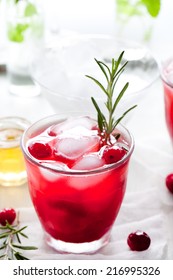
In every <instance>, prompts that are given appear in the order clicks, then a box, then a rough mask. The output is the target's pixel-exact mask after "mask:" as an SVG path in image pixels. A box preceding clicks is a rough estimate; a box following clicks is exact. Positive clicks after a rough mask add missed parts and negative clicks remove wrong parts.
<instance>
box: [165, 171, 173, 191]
mask: <svg viewBox="0 0 173 280" xmlns="http://www.w3.org/2000/svg"><path fill="white" fill-rule="evenodd" d="M165 183H166V187H167V189H168V190H169V191H170V192H171V193H172V194H173V173H171V174H169V175H168V176H167V177H166V180H165Z"/></svg>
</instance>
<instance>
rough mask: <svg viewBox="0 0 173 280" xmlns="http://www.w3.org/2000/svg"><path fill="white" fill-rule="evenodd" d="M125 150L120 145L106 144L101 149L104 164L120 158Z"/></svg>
mask: <svg viewBox="0 0 173 280" xmlns="http://www.w3.org/2000/svg"><path fill="white" fill-rule="evenodd" d="M126 153H127V151H126V150H125V149H123V148H122V147H117V146H107V147H106V148H105V149H104V151H103V156H102V157H103V159H104V160H105V163H106V164H111V163H115V162H118V161H119V160H121V159H122V158H123V157H124V156H125V154H126Z"/></svg>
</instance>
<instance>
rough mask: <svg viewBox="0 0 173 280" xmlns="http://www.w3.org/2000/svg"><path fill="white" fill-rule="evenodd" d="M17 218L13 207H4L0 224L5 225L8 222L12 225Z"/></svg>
mask: <svg viewBox="0 0 173 280" xmlns="http://www.w3.org/2000/svg"><path fill="white" fill-rule="evenodd" d="M15 219H16V211H15V210H14V209H13V208H4V209H2V210H1V211H0V224H1V225H2V226H5V225H6V224H7V223H9V224H10V225H11V224H12V223H13V222H14V220H15Z"/></svg>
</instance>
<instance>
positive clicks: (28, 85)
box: [9, 73, 40, 97]
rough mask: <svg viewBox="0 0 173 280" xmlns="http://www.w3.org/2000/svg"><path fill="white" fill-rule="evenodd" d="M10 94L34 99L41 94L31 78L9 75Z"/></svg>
mask: <svg viewBox="0 0 173 280" xmlns="http://www.w3.org/2000/svg"><path fill="white" fill-rule="evenodd" d="M9 92H10V93H12V94H15V95H17V96H19V97H33V96H37V95H39V94H40V88H39V87H38V86H37V85H35V84H34V83H33V81H32V79H31V78H30V76H21V75H18V74H14V73H13V74H12V73H9Z"/></svg>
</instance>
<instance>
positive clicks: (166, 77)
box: [161, 59, 173, 142]
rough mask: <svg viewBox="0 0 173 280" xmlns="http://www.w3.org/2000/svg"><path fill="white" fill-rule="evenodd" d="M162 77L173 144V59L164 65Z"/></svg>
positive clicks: (167, 121)
mask: <svg viewBox="0 0 173 280" xmlns="http://www.w3.org/2000/svg"><path fill="white" fill-rule="evenodd" d="M161 75H162V81H163V88H164V101H165V117H166V124H167V128H168V132H169V134H170V137H171V140H172V142H173V59H169V60H167V61H166V62H165V63H164V64H163V66H162V73H161Z"/></svg>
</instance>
